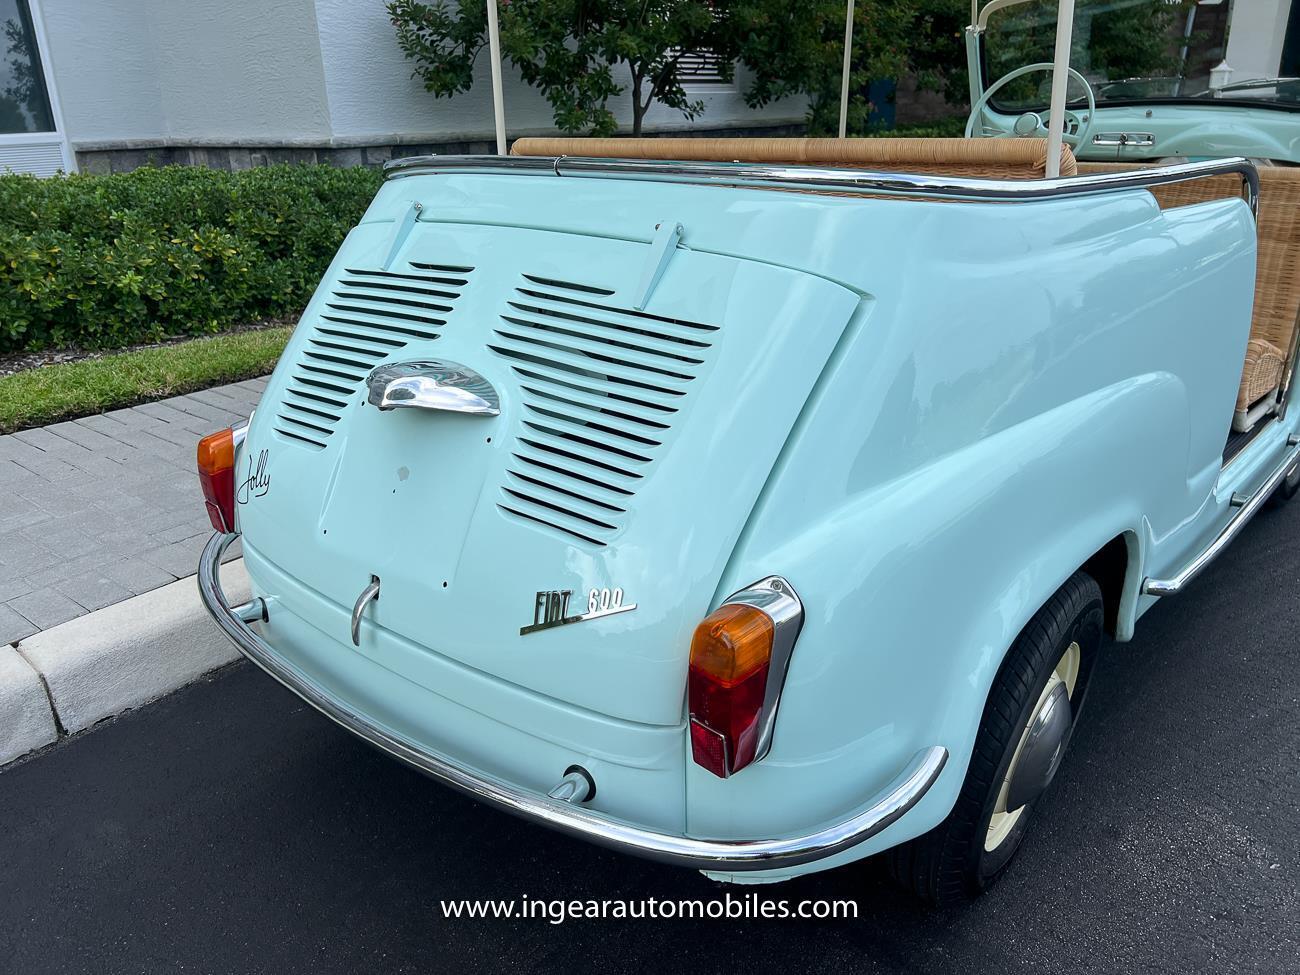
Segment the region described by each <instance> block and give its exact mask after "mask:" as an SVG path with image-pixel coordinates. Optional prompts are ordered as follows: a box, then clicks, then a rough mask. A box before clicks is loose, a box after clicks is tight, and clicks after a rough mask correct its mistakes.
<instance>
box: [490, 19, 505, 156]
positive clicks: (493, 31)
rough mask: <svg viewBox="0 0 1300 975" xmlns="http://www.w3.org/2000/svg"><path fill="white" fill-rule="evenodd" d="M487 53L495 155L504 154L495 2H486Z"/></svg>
mask: <svg viewBox="0 0 1300 975" xmlns="http://www.w3.org/2000/svg"><path fill="white" fill-rule="evenodd" d="M487 15H488V53H489V54H490V55H491V56H492V114H493V115H494V116H495V120H496V130H497V155H498V156H504V155H505V154H506V105H505V100H504V98H503V97H502V94H501V26H500V25H499V24H498V23H497V0H487Z"/></svg>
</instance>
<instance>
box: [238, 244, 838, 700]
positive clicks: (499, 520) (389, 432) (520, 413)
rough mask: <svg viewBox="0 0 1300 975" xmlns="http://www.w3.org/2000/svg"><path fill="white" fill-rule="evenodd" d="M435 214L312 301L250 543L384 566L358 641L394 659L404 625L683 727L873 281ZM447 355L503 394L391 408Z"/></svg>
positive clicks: (554, 691)
mask: <svg viewBox="0 0 1300 975" xmlns="http://www.w3.org/2000/svg"><path fill="white" fill-rule="evenodd" d="M649 229H650V228H647V231H649ZM407 231H408V235H407V237H406V238H405V239H404V240H403V239H401V235H400V228H395V227H394V226H393V225H389V224H369V225H366V224H363V225H362V226H361V227H359V228H357V229H356V230H355V231H354V232H353V233H352V235H351V236H350V237H349V239H348V241H347V242H346V243H345V244H344V247H343V249H342V250H341V252H340V254H339V256H338V257H337V258H336V260H335V262H334V265H333V267H332V268H331V269H330V272H329V274H328V275H327V277H326V279H325V281H324V283H323V284H322V285H321V287H320V290H319V292H318V294H317V296H316V297H315V298H314V299H313V301H312V303H311V305H310V306H309V307H308V309H307V311H306V312H305V313H304V316H303V318H302V321H301V323H300V325H299V327H298V329H297V331H296V333H295V335H294V338H293V341H292V342H291V344H290V346H289V348H288V349H287V350H286V352H285V354H284V356H283V358H282V360H281V363H280V365H279V367H278V368H277V370H276V373H275V376H274V378H273V380H272V382H271V384H270V386H269V388H268V389H267V391H266V394H265V395H264V397H263V401H262V405H261V407H260V408H259V410H258V413H257V416H256V418H255V420H254V423H253V426H252V428H251V430H250V432H249V436H248V440H247V441H246V444H245V452H244V455H243V457H244V460H243V461H242V463H244V464H245V465H246V466H248V467H249V474H250V478H249V483H248V484H247V485H245V488H244V489H243V490H241V492H240V498H239V500H240V504H239V506H238V517H239V519H240V525H241V527H242V529H243V531H244V533H245V543H246V544H247V545H249V546H251V547H253V548H255V549H256V550H257V551H258V553H259V554H260V555H262V556H263V557H265V558H268V559H270V560H271V561H272V562H274V563H275V564H276V565H277V566H279V567H280V568H281V569H283V570H285V571H287V572H289V573H290V574H292V575H293V576H295V577H296V578H298V579H299V580H301V581H302V582H303V583H305V584H306V585H308V586H310V587H312V588H313V589H315V590H317V591H318V592H320V593H321V594H323V595H325V596H327V597H328V598H329V599H331V600H333V601H335V602H336V603H338V604H339V605H342V606H346V607H351V606H352V605H353V603H354V601H355V600H356V599H357V598H358V596H359V595H360V594H361V592H362V590H363V589H365V588H366V586H367V585H368V584H369V583H370V582H371V579H372V577H377V578H378V579H379V580H380V596H379V598H378V600H377V601H375V602H373V603H372V604H370V605H369V606H368V607H367V609H366V611H365V614H364V620H365V622H364V624H363V627H362V635H361V642H360V646H359V647H358V648H356V649H353V648H352V646H351V642H350V637H349V635H348V634H347V633H331V635H332V636H333V637H334V638H335V639H337V640H338V641H340V647H339V652H340V653H357V652H359V653H366V654H372V655H376V656H377V657H379V656H380V655H381V651H380V649H379V647H378V645H377V643H376V641H374V640H373V639H368V638H367V634H369V633H371V632H372V631H371V629H370V628H371V627H374V626H379V627H384V628H386V629H388V630H390V631H393V632H394V633H396V634H398V635H400V636H402V637H405V638H407V639H409V640H411V641H413V642H414V643H416V644H419V645H420V646H421V647H423V648H425V649H426V650H427V652H430V653H436V654H441V655H443V656H445V657H448V658H451V659H454V660H456V661H458V662H460V663H461V664H463V665H464V666H466V667H472V668H474V669H476V670H480V671H483V672H486V673H489V674H492V675H494V676H496V677H498V678H500V679H502V680H505V681H509V682H511V683H514V684H517V685H520V686H522V687H524V688H527V689H529V690H532V691H535V692H539V693H542V694H545V695H548V696H551V697H554V698H558V699H560V700H563V701H566V702H571V703H573V704H575V705H578V706H581V707H584V708H588V709H591V710H594V711H597V712H601V713H604V714H606V715H610V716H613V717H617V718H622V719H626V720H631V721H637V722H645V723H652V724H673V723H676V722H679V721H680V720H681V717H682V715H681V710H682V701H683V695H684V687H685V675H686V667H687V655H688V652H689V645H690V637H691V633H692V630H693V629H694V627H695V625H696V624H697V623H698V622H699V620H700V619H701V618H703V616H705V615H706V614H707V613H708V611H709V609H710V602H711V600H712V598H713V595H714V590H715V589H716V587H717V586H718V584H719V580H720V577H721V573H722V571H723V569H724V568H725V565H726V562H727V559H728V557H729V555H730V553H731V551H732V548H733V547H734V545H735V543H736V540H737V538H738V536H739V533H740V532H741V530H742V528H743V526H744V524H745V521H746V519H747V518H748V516H749V513H750V511H751V509H752V507H753V505H754V503H755V501H756V499H757V497H758V494H759V491H760V490H761V489H762V487H763V484H764V483H765V481H766V479H767V477H768V475H769V473H770V471H771V469H772V466H773V464H774V462H775V461H776V459H777V456H778V454H779V452H780V450H781V447H782V445H783V443H784V442H785V439H786V437H787V435H788V434H789V431H790V429H791V427H792V425H793V423H794V421H795V419H796V417H797V416H798V414H799V411H800V409H801V408H802V406H803V404H804V402H805V400H806V398H807V396H808V394H809V391H810V390H811V389H812V386H813V384H814V382H815V381H816V379H817V377H818V375H819V374H820V373H821V371H822V369H823V367H824V366H825V364H826V361H827V359H828V357H829V356H830V354H831V352H832V350H833V348H834V346H835V344H836V342H837V341H838V340H839V338H840V336H841V334H842V333H843V331H844V328H845V326H846V325H847V323H848V321H849V319H850V317H851V316H852V315H853V313H854V310H855V308H857V306H858V303H859V296H858V295H857V294H856V293H854V292H852V291H850V290H848V289H846V288H843V287H841V286H839V285H837V284H834V283H832V282H830V281H827V280H825V279H822V278H818V277H816V276H814V275H809V274H806V273H801V272H797V271H792V270H789V269H786V268H782V267H776V266H772V265H768V264H760V263H756V262H750V261H746V260H743V259H738V258H733V257H726V256H720V255H717V254H710V253H700V252H695V251H692V250H690V249H689V247H687V246H681V247H677V248H675V249H671V248H670V249H668V250H666V251H663V252H661V253H656V251H655V248H654V246H653V245H652V244H647V243H640V242H634V241H625V240H612V239H601V238H592V237H584V236H577V235H571V234H562V233H552V232H546V231H538V230H525V229H519V228H509V227H497V226H478V225H464V224H458V225H451V224H439V223H436V222H425V221H419V222H416V223H414V225H413V226H412V227H408V228H407ZM395 239H396V246H395ZM685 241H686V243H687V244H688V243H689V231H688V233H687V236H686V238H685ZM660 269H661V270H662V273H661V276H660V277H659V278H658V279H657V282H653V288H652V290H651V294H650V298H649V300H648V301H647V302H645V303H644V307H641V308H638V307H636V306H637V305H638V304H639V303H641V302H640V300H639V299H640V297H641V295H642V294H643V293H644V290H645V285H646V283H647V282H648V281H652V279H653V278H654V272H655V271H656V270H660ZM426 359H437V360H442V361H449V362H452V363H456V364H459V365H462V366H465V367H468V368H469V369H471V370H473V371H475V372H477V373H479V374H480V375H481V376H482V377H483V378H484V379H485V380H486V381H487V382H488V383H490V384H491V386H492V387H493V389H494V391H495V393H496V394H497V396H498V398H499V402H500V415H498V416H473V415H464V414H455V413H446V412H436V411H429V410H422V409H394V410H390V411H380V410H378V409H377V408H376V407H375V406H372V405H368V404H367V401H366V400H367V388H366V383H365V378H366V376H367V375H368V374H369V372H370V371H371V370H372V369H374V367H376V366H377V365H379V364H381V363H396V362H405V361H408V360H426ZM259 471H260V473H259ZM240 479H241V480H242V479H243V478H242V475H241V478H240ZM772 571H773V572H778V571H780V567H779V566H776V567H773V568H772ZM796 584H797V583H796ZM589 612H590V613H592V614H593V617H592V618H590V619H586V620H581V621H579V620H577V619H575V617H579V616H583V615H587V614H588V613H589ZM557 619H562V620H564V621H565V622H564V623H563V625H547V624H548V622H549V623H551V624H555V623H556V621H557ZM331 625H333V624H331ZM381 662H383V661H382V660H381ZM392 666H394V667H396V666H397V664H396V663H393V664H392ZM435 690H436V689H435Z"/></svg>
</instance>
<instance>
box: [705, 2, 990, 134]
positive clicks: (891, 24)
mask: <svg viewBox="0 0 1300 975" xmlns="http://www.w3.org/2000/svg"><path fill="white" fill-rule="evenodd" d="M968 9H969V8H967V7H966V5H965V4H962V3H954V2H953V0H857V2H856V5H855V7H854V17H853V54H852V60H851V63H850V79H849V113H848V130H849V132H850V133H856V134H861V133H863V132H865V131H866V128H867V117H868V115H869V114H870V111H871V107H872V106H871V105H870V103H869V102H868V100H867V95H866V93H867V89H868V87H869V86H870V84H871V82H872V81H874V80H877V79H881V78H900V77H903V76H904V75H914V76H915V77H916V78H917V80H918V82H919V83H920V84H921V86H922V87H928V88H931V89H935V90H944V91H946V92H949V93H952V94H955V95H957V97H959V98H960V97H962V95H963V94H964V90H965V81H966V72H965V63H964V55H963V48H962V28H963V27H964V26H965V25H964V20H965V17H966V16H967V12H968ZM844 13H845V3H844V0H806V2H803V3H799V4H791V3H788V2H784V0H736V2H735V3H733V4H732V5H731V7H730V9H729V11H728V14H729V15H728V17H727V21H726V25H725V27H726V31H727V34H728V37H727V45H728V49H729V50H731V51H733V52H734V53H735V55H736V56H737V57H738V58H739V60H740V61H742V62H743V63H744V64H745V65H746V67H748V68H749V69H750V71H751V72H752V73H753V78H752V81H751V83H750V85H749V87H748V88H747V89H746V91H745V101H746V102H747V103H748V104H749V105H750V106H751V107H754V108H757V107H760V106H762V105H766V104H768V103H769V102H772V101H774V100H776V99H778V98H784V97H786V96H789V95H798V94H803V95H806V96H807V97H808V130H809V132H810V133H812V134H816V135H824V134H830V133H834V132H835V131H836V129H837V127H838V123H839V103H840V79H841V72H842V68H843V57H844Z"/></svg>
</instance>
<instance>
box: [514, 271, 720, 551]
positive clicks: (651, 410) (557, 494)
mask: <svg viewBox="0 0 1300 975" xmlns="http://www.w3.org/2000/svg"><path fill="white" fill-rule="evenodd" d="M523 277H524V280H525V282H526V283H524V284H522V285H519V286H518V287H516V288H515V290H514V293H513V294H512V295H511V297H510V299H509V300H508V301H507V302H506V307H505V309H504V310H503V311H502V312H501V315H500V321H499V323H498V324H497V326H496V328H495V334H494V336H493V337H492V340H491V344H490V346H489V347H490V348H491V349H492V351H493V352H495V353H497V354H498V355H501V356H503V357H505V358H506V359H508V360H509V361H510V363H511V368H512V370H513V371H514V373H515V375H516V377H517V379H518V382H519V390H520V393H521V394H522V395H521V400H522V407H523V410H522V416H521V417H520V418H519V432H518V435H517V437H516V441H515V444H514V448H513V450H512V453H511V460H510V463H509V465H508V467H507V470H506V481H505V483H504V484H503V485H502V486H501V499H500V501H499V502H498V506H499V507H500V508H501V510H503V511H505V512H506V513H507V514H509V515H510V516H511V517H514V518H517V519H521V520H522V521H524V522H527V523H529V524H530V525H533V526H542V527H545V528H548V529H552V530H555V531H558V532H560V533H562V534H563V535H565V536H566V537H568V538H571V539H578V540H579V541H582V542H586V543H589V544H592V545H596V546H603V545H606V544H608V542H609V541H610V539H611V538H612V537H613V536H614V535H615V534H616V533H617V532H618V531H619V529H620V527H621V525H622V521H623V518H624V516H625V515H626V513H627V511H628V506H629V504H630V502H631V500H632V498H633V497H634V496H635V494H636V492H637V490H638V489H639V487H640V486H641V485H642V484H643V483H644V482H645V479H646V478H647V477H648V476H649V475H650V472H651V470H652V469H653V466H654V462H655V460H656V458H657V457H658V456H659V455H660V454H661V453H662V452H663V450H664V449H666V448H665V445H666V444H667V442H668V439H669V437H670V435H671V433H672V429H673V423H674V421H675V419H676V418H678V416H679V415H680V413H681V411H682V409H683V408H684V406H685V405H686V402H687V398H688V396H689V394H690V390H691V388H692V384H693V383H694V381H695V380H696V379H697V378H698V376H699V375H700V373H701V370H702V368H703V367H704V366H705V364H706V363H707V361H708V357H709V354H710V351H711V349H712V347H713V339H714V334H713V333H715V332H717V331H718V326H716V325H708V324H704V323H700V322H693V321H686V320H683V319H676V318H666V317H663V316H659V315H652V314H649V313H647V312H642V311H636V310H634V309H631V308H625V307H620V306H618V305H615V304H610V303H607V302H605V301H603V300H602V299H604V298H608V297H610V296H612V295H613V294H614V292H613V291H610V290H608V289H605V288H600V287H597V286H595V285H590V284H581V283H576V282H569V281H559V280H556V279H553V278H545V277H540V276H534V275H524V276H523Z"/></svg>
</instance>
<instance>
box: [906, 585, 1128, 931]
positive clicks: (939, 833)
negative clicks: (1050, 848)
mask: <svg viewBox="0 0 1300 975" xmlns="http://www.w3.org/2000/svg"><path fill="white" fill-rule="evenodd" d="M1102 623H1103V615H1102V597H1101V588H1100V587H1099V586H1098V585H1097V583H1096V582H1095V581H1094V580H1093V579H1092V577H1091V576H1089V575H1087V574H1086V573H1083V572H1076V573H1075V574H1074V575H1073V576H1071V577H1070V578H1069V580H1067V581H1066V583H1065V585H1063V586H1062V587H1061V588H1060V589H1059V590H1057V592H1056V594H1055V595H1053V596H1052V598H1051V599H1049V600H1048V601H1047V603H1046V605H1044V606H1043V608H1042V609H1040V610H1039V611H1038V612H1037V613H1036V614H1035V615H1034V617H1033V619H1031V620H1030V621H1029V623H1028V625H1026V626H1025V628H1024V630H1022V631H1021V633H1020V636H1018V637H1017V638H1016V641H1015V643H1014V644H1012V646H1011V649H1010V650H1009V651H1008V652H1007V656H1006V659H1005V660H1004V661H1003V663H1002V667H1001V669H1000V670H999V671H998V674H997V677H995V678H994V680H993V687H992V689H991V690H990V692H989V698H988V701H987V703H986V704H985V706H984V715H983V717H982V718H981V719H980V728H979V733H978V734H977V736H976V738H975V748H974V751H973V753H972V755H971V762H970V766H969V768H968V770H967V772H966V780H965V782H964V783H963V784H962V788H961V792H960V793H959V794H958V796H957V802H956V803H955V805H954V806H953V809H952V812H951V813H949V814H948V818H947V819H945V820H944V821H943V822H942V823H940V824H939V825H938V826H937V827H935V828H934V829H933V830H931V831H930V832H929V833H926V834H924V835H923V836H919V837H917V838H916V839H914V840H912V841H910V842H908V843H904V844H902V845H901V846H898V847H895V848H894V849H892V850H889V851H888V852H887V853H886V862H887V865H888V868H889V872H890V874H891V876H892V877H893V878H894V880H895V881H896V882H897V883H899V884H901V885H902V886H903V887H906V888H907V889H908V890H910V891H912V892H913V893H914V894H916V895H917V896H918V897H920V898H921V899H922V900H924V901H926V902H927V903H930V904H935V905H940V906H942V905H949V904H954V903H962V902H964V901H967V900H969V899H971V898H973V897H975V896H977V895H978V894H980V893H982V892H984V891H985V890H987V889H988V888H990V887H992V886H993V884H994V883H996V882H997V880H998V878H999V877H1001V876H1002V874H1003V873H1004V872H1005V871H1006V869H1007V867H1008V866H1009V865H1010V863H1011V861H1012V859H1013V857H1014V855H1015V853H1016V850H1018V849H1019V847H1020V844H1021V842H1022V841H1023V840H1024V837H1025V833H1026V831H1027V830H1028V828H1029V824H1030V823H1031V822H1032V821H1033V806H1034V803H1032V802H1031V803H1028V804H1027V805H1025V807H1024V812H1023V813H1022V814H1021V815H1020V817H1019V819H1017V820H1015V821H1014V825H1012V826H1011V828H1010V832H1009V833H1008V834H1007V835H1006V836H1005V838H1003V839H1002V840H1001V842H1000V843H998V845H997V846H996V847H995V848H994V849H993V850H985V849H984V846H985V840H986V837H987V836H988V831H989V823H990V820H991V818H992V816H993V813H994V811H995V807H996V805H997V800H998V795H999V792H1000V790H1001V788H1002V783H1003V780H1004V779H1005V778H1006V776H1007V771H1008V769H1009V768H1010V765H1011V761H1012V759H1013V757H1014V756H1015V752H1016V749H1017V747H1018V746H1019V744H1020V739H1021V737H1022V736H1023V734H1024V732H1025V729H1026V727H1027V726H1028V724H1029V721H1030V718H1031V717H1032V712H1033V711H1034V709H1035V705H1036V704H1037V703H1038V699H1039V696H1040V695H1041V694H1042V693H1043V689H1044V688H1045V687H1046V686H1047V681H1048V678H1049V677H1051V675H1052V672H1053V670H1054V668H1055V667H1056V665H1057V663H1058V662H1060V661H1061V660H1062V658H1063V656H1064V655H1065V654H1066V651H1067V650H1068V648H1069V647H1070V645H1071V644H1072V643H1076V642H1077V643H1078V644H1079V649H1080V654H1079V669H1078V676H1077V678H1076V679H1075V681H1074V693H1073V694H1072V695H1071V697H1070V710H1071V717H1072V721H1077V719H1078V715H1079V711H1080V709H1081V708H1082V705H1083V700H1084V695H1085V693H1086V692H1087V688H1088V679H1089V677H1090V676H1091V674H1092V667H1093V664H1094V663H1095V662H1096V658H1097V651H1098V649H1099V648H1100V646H1101V639H1102ZM1072 726H1073V725H1072ZM1067 748H1068V739H1067Z"/></svg>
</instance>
